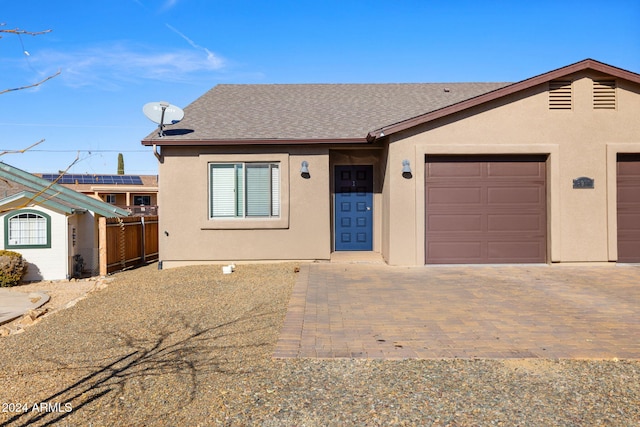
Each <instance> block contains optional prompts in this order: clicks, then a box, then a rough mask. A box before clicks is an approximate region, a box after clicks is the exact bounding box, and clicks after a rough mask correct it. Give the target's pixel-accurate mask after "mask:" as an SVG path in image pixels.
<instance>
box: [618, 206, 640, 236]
mask: <svg viewBox="0 0 640 427" xmlns="http://www.w3.org/2000/svg"><path fill="white" fill-rule="evenodd" d="M618 229H622V230H624V231H625V233H623V234H622V235H621V236H620V237H621V238H623V239H624V238H625V237H627V236H626V234H627V233H628V232H632V231H640V220H639V218H638V215H637V214H636V213H635V212H629V213H623V212H618Z"/></svg>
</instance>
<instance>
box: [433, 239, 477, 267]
mask: <svg viewBox="0 0 640 427" xmlns="http://www.w3.org/2000/svg"><path fill="white" fill-rule="evenodd" d="M427 249H428V250H429V251H430V252H431V253H434V254H437V256H435V257H433V258H432V259H431V263H432V264H451V263H454V262H456V263H467V264H471V263H477V262H480V260H481V259H482V258H483V256H482V255H483V254H482V244H481V243H480V242H468V241H464V242H455V241H453V242H452V241H443V242H430V243H429V244H428V248H427Z"/></svg>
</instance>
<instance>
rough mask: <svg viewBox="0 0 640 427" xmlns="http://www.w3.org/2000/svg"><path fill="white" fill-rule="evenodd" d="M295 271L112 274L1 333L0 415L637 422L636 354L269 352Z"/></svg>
mask: <svg viewBox="0 0 640 427" xmlns="http://www.w3.org/2000/svg"><path fill="white" fill-rule="evenodd" d="M295 267H296V265H295V264H260V265H239V266H238V267H237V269H236V272H235V273H233V274H231V275H222V273H221V271H220V267H219V266H208V267H185V268H177V269H171V270H164V271H158V270H157V268H156V265H155V264H153V265H150V266H147V267H143V268H139V269H135V270H130V271H126V272H121V273H118V274H116V275H114V276H113V277H112V279H113V280H111V281H109V283H108V285H107V286H106V287H105V288H103V289H101V290H97V291H94V292H91V293H90V294H89V295H88V296H87V297H86V298H84V299H82V300H80V301H78V302H77V304H75V305H74V306H72V307H70V308H67V309H64V310H60V311H57V312H55V313H53V314H51V315H48V316H46V317H45V318H43V319H42V320H41V321H40V322H38V323H37V324H35V325H33V326H30V327H28V328H25V331H24V332H23V333H20V334H15V335H10V336H7V337H3V338H0V344H1V345H0V405H1V407H0V423H1V424H2V425H3V426H4V425H6V426H34V425H35V426H44V425H47V426H48V425H55V426H94V427H95V426H217V425H229V426H249V425H259V426H345V425H362V426H376V425H384V426H389V425H410V426H413V425H419V426H485V425H505V426H513V425H519V426H638V425H640V361H637V360H636V361H616V360H609V361H597V360H541V359H508V360H404V361H384V360H365V359H350V360H348V359H341V360H318V359H286V360H273V359H272V358H271V354H272V353H273V350H274V347H275V343H276V341H277V337H278V331H279V328H280V327H281V325H282V322H283V319H284V315H285V312H286V305H287V301H288V298H289V295H290V293H291V289H292V287H293V283H294V281H295V276H296V273H295Z"/></svg>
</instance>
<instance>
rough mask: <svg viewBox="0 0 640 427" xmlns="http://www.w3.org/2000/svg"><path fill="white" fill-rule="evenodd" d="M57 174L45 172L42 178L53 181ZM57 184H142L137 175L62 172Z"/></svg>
mask: <svg viewBox="0 0 640 427" xmlns="http://www.w3.org/2000/svg"><path fill="white" fill-rule="evenodd" d="M58 177H59V175H56V174H49V173H45V174H42V178H43V179H46V180H47V181H51V182H54V181H55V180H56V179H58ZM58 184H103V185H142V178H140V177H139V176H138V175H86V174H73V173H69V174H64V175H62V177H61V178H60V179H58Z"/></svg>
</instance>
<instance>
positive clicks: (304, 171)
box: [300, 160, 311, 179]
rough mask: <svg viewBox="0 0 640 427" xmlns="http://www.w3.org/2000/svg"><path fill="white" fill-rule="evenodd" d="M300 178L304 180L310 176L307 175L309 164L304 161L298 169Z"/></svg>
mask: <svg viewBox="0 0 640 427" xmlns="http://www.w3.org/2000/svg"><path fill="white" fill-rule="evenodd" d="M300 176H301V177H303V178H304V179H309V178H311V174H310V173H309V162H307V161H306V160H303V161H302V167H301V168H300Z"/></svg>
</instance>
